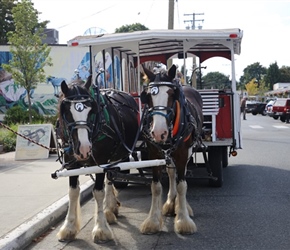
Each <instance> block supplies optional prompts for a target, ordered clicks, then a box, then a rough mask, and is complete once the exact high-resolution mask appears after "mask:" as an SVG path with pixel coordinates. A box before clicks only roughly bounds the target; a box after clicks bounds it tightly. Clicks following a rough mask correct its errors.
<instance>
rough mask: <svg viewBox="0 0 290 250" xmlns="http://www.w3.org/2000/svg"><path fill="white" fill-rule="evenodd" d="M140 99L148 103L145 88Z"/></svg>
mask: <svg viewBox="0 0 290 250" xmlns="http://www.w3.org/2000/svg"><path fill="white" fill-rule="evenodd" d="M140 99H141V103H142V104H148V103H149V97H148V93H147V92H146V90H143V91H142V92H141V95H140Z"/></svg>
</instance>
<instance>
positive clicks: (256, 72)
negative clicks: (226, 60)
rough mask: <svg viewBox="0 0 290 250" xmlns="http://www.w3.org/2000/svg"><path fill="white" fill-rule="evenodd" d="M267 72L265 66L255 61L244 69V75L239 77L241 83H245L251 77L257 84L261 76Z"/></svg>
mask: <svg viewBox="0 0 290 250" xmlns="http://www.w3.org/2000/svg"><path fill="white" fill-rule="evenodd" d="M266 73H267V68H265V67H263V66H262V65H261V64H260V63H258V62H256V63H253V64H251V65H249V66H247V67H246V68H245V69H244V75H243V76H242V77H241V78H240V82H241V84H246V83H248V82H250V81H251V80H253V79H256V81H257V83H258V84H259V83H260V81H261V80H262V78H263V76H264V75H265V74H266Z"/></svg>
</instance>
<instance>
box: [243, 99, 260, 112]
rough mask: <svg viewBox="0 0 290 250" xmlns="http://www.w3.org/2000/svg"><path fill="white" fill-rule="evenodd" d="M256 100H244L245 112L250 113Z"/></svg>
mask: <svg viewBox="0 0 290 250" xmlns="http://www.w3.org/2000/svg"><path fill="white" fill-rule="evenodd" d="M257 103H258V102H257V101H251V100H247V101H246V112H247V113H252V111H253V109H254V108H255V107H256V104H257Z"/></svg>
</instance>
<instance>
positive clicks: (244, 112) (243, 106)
mask: <svg viewBox="0 0 290 250" xmlns="http://www.w3.org/2000/svg"><path fill="white" fill-rule="evenodd" d="M247 100H248V98H247V97H244V98H243V99H242V101H241V113H242V114H243V120H247V119H246V102H247Z"/></svg>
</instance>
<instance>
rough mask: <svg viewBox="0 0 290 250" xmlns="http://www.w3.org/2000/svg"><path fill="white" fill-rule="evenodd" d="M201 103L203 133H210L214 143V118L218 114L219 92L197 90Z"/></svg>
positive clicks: (215, 90)
mask: <svg viewBox="0 0 290 250" xmlns="http://www.w3.org/2000/svg"><path fill="white" fill-rule="evenodd" d="M198 92H199V93H200V94H201V97H202V101H203V108H202V113H203V116H204V123H203V127H204V132H205V134H208V133H210V136H211V141H213V142H214V141H216V139H217V137H216V116H217V115H218V113H219V90H218V89H199V90H198Z"/></svg>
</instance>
